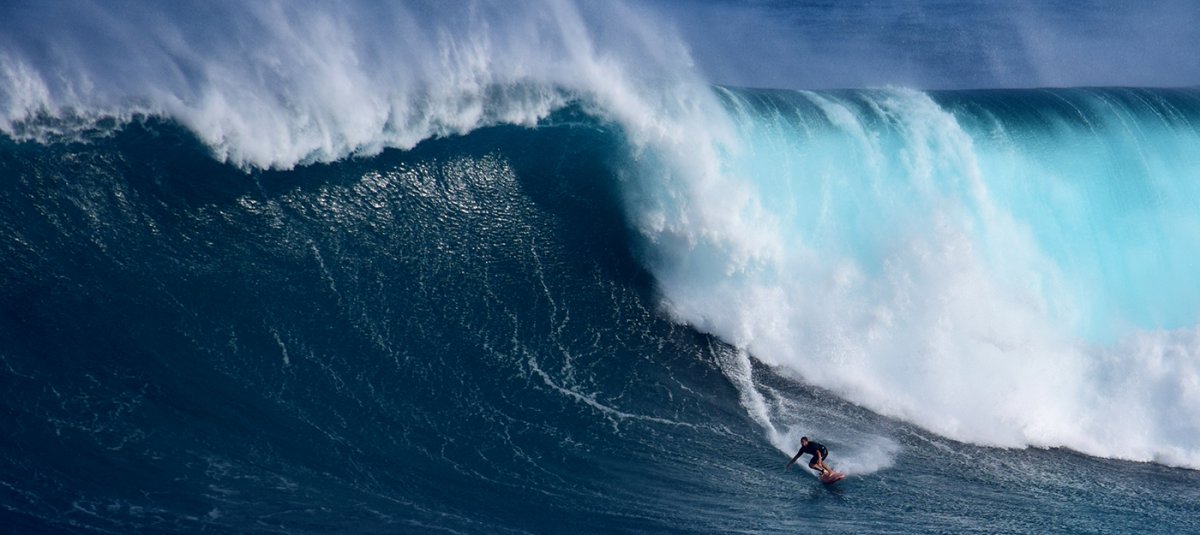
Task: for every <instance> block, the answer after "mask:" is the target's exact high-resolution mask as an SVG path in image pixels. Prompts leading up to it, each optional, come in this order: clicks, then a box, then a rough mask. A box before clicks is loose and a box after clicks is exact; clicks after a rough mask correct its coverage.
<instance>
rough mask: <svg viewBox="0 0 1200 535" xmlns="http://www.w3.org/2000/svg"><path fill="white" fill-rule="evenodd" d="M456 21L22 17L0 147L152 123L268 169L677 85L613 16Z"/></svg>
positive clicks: (203, 10) (632, 103) (84, 11)
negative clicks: (171, 126) (100, 126)
mask: <svg viewBox="0 0 1200 535" xmlns="http://www.w3.org/2000/svg"><path fill="white" fill-rule="evenodd" d="M116 7H119V6H116ZM465 7H466V8H465V9H459V8H458V7H454V8H450V7H447V6H444V5H441V4H438V3H413V4H405V5H396V6H378V5H376V4H374V3H368V2H361V3H358V2H351V3H347V4H345V5H340V6H339V7H338V8H337V9H333V8H331V7H330V6H329V5H325V4H320V3H304V2H301V3H274V2H263V3H255V4H229V3H213V4H206V5H204V6H176V5H158V6H137V8H136V9H129V10H124V11H120V10H119V9H115V8H114V6H110V5H106V4H86V5H83V6H79V8H80V9H77V10H71V11H70V12H66V11H64V9H62V8H59V7H56V6H53V5H45V6H25V7H23V8H21V9H14V10H12V13H11V15H12V16H11V17H9V18H8V20H7V21H6V22H5V23H4V29H6V30H12V31H11V32H8V36H9V37H8V38H7V39H5V40H3V41H0V44H2V45H3V46H0V129H2V130H3V131H4V133H6V134H8V135H9V136H11V137H15V138H18V139H45V138H46V137H47V136H48V135H51V134H54V133H55V131H56V130H55V128H50V127H47V125H50V124H52V123H57V125H56V127H61V126H70V125H71V124H75V125H77V127H78V128H82V129H86V125H88V124H92V123H94V122H95V121H96V120H97V119H98V118H110V119H116V120H118V121H121V120H128V119H129V118H131V117H133V116H136V115H150V116H161V117H166V118H170V119H172V120H175V121H177V122H179V123H180V124H183V125H184V126H186V127H187V128H189V129H191V130H192V131H194V132H195V133H196V134H197V135H198V136H199V137H200V139H202V140H203V141H204V142H205V143H206V144H207V145H209V146H210V147H211V149H212V151H213V152H214V154H215V156H216V157H217V158H219V159H221V160H222V161H229V162H232V163H234V164H236V165H239V166H242V167H245V168H283V169H286V168H291V167H293V166H295V165H297V164H303V163H312V162H329V161H333V160H337V159H340V158H344V157H347V156H351V155H372V154H375V153H377V152H378V151H379V150H381V149H382V148H385V147H395V148H411V147H413V146H414V145H415V144H417V143H418V142H420V141H421V140H424V139H429V138H431V137H442V136H449V135H458V134H464V133H466V132H469V131H471V130H473V129H476V128H479V127H481V126H488V125H494V124H520V125H527V126H532V125H533V124H535V123H536V122H537V121H538V120H540V119H543V118H545V117H546V116H547V115H548V114H549V113H550V112H551V111H553V110H555V109H558V108H561V107H562V106H563V105H564V104H565V103H566V102H569V101H583V102H588V103H595V104H596V108H595V109H596V110H604V111H605V112H608V111H610V110H619V109H622V108H625V109H628V110H630V111H629V112H628V113H626V114H625V115H626V117H633V116H634V115H635V114H638V113H642V112H643V111H644V110H645V109H646V108H647V106H648V104H646V103H643V102H641V101H642V100H643V99H642V97H641V96H639V95H638V93H639V92H641V91H642V90H643V87H642V86H643V85H644V83H643V82H639V81H638V79H639V78H642V77H644V76H645V74H646V73H658V74H656V77H657V78H660V79H665V80H677V79H682V78H686V77H688V76H690V75H688V74H686V73H688V72H689V65H690V59H689V58H688V57H687V53H686V50H685V49H684V48H683V47H682V45H681V44H679V42H678V41H677V40H676V39H675V38H674V37H673V36H672V35H671V34H670V32H667V33H666V34H664V33H663V32H662V31H661V30H660V29H657V28H652V27H651V26H650V23H649V22H647V21H646V20H647V18H646V15H645V13H642V12H640V11H637V10H635V9H633V8H630V7H626V6H622V5H610V6H598V5H597V6H575V5H573V4H571V3H568V2H562V1H554V0H546V1H540V2H530V3H522V4H519V5H512V4H509V3H504V2H486V1H484V2H475V3H472V4H470V5H469V6H465ZM118 11H119V12H120V16H117V12H118ZM47 21H52V22H50V23H47ZM34 27H37V28H40V30H39V31H37V32H33V31H31V30H30V28H34ZM130 58H137V60H136V61H133V60H131V59H130ZM655 84H658V82H655Z"/></svg>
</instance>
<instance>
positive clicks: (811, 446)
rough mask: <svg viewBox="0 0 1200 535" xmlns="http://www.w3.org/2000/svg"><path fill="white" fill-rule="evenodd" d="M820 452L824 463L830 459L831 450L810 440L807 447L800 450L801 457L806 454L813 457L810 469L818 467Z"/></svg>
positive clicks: (809, 463) (809, 464)
mask: <svg viewBox="0 0 1200 535" xmlns="http://www.w3.org/2000/svg"><path fill="white" fill-rule="evenodd" d="M818 451H819V452H821V460H822V461H824V460H825V459H828V458H829V450H827V449H825V446H824V445H823V444H821V443H819V442H813V441H811V440H810V441H808V445H807V446H804V447H802V448H800V455H804V454H805V453H807V454H809V455H812V456H813V457H812V460H811V461H809V462H808V466H809V468H813V467H815V466H816V464H817V452H818Z"/></svg>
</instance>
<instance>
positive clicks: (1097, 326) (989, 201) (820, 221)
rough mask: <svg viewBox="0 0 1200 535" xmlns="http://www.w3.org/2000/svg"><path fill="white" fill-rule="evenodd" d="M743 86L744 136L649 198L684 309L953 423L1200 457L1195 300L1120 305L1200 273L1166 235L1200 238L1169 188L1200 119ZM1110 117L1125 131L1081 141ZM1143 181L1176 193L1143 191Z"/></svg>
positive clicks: (1158, 457)
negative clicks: (1093, 146) (966, 109)
mask: <svg viewBox="0 0 1200 535" xmlns="http://www.w3.org/2000/svg"><path fill="white" fill-rule="evenodd" d="M724 96H725V102H726V108H727V109H728V110H729V113H730V114H731V116H732V118H733V119H732V120H733V121H734V122H735V124H736V125H737V126H736V129H737V134H736V138H737V140H738V143H740V147H739V148H736V149H733V150H729V151H728V152H727V153H725V154H723V158H722V160H721V162H720V163H719V167H718V168H717V169H714V170H710V171H709V172H707V173H705V174H704V175H703V177H702V178H701V179H699V180H696V181H679V182H676V183H675V184H676V185H677V186H680V187H682V190H681V191H662V189H661V188H662V186H661V185H660V184H658V183H654V184H651V185H648V186H646V188H647V189H648V190H649V191H651V192H652V193H651V196H652V197H653V199H654V201H653V202H647V201H646V200H645V198H641V197H638V198H637V199H638V203H635V204H634V206H635V207H636V209H637V211H636V212H635V213H637V214H639V215H641V217H642V221H641V223H642V227H641V228H642V230H643V233H644V234H645V235H646V236H647V237H648V241H650V243H651V244H652V253H651V255H650V257H651V260H650V263H651V267H652V269H653V270H654V272H655V273H656V275H657V276H658V280H659V283H660V286H661V289H662V292H663V294H664V296H665V298H666V301H667V307H668V309H669V310H670V312H671V313H672V314H673V315H674V316H676V317H677V318H679V319H681V320H683V321H685V322H688V323H690V324H693V325H695V326H697V327H699V328H701V329H703V330H706V331H709V332H712V333H715V334H717V335H719V336H721V337H723V338H724V339H726V340H728V341H730V342H732V343H734V344H735V345H737V346H738V347H742V348H745V349H747V350H748V351H749V352H750V353H751V354H753V355H754V356H755V357H756V358H758V359H760V360H762V361H763V362H765V363H767V364H770V365H772V366H776V367H778V368H779V369H781V370H783V371H785V372H786V373H791V374H794V375H795V376H797V377H800V378H803V379H804V380H806V381H810V382H812V383H814V384H818V385H821V386H822V387H825V388H829V389H832V390H834V391H835V392H837V393H839V394H840V395H843V396H845V397H846V398H848V399H850V400H853V401H855V402H858V403H861V404H863V405H865V406H867V407H869V408H871V409H873V410H875V411H878V412H880V413H883V414H887V415H892V416H896V417H900V418H903V419H905V420H908V421H912V422H915V423H917V424H919V425H921V426H923V427H925V428H927V429H929V430H932V431H934V432H937V433H939V434H942V435H945V436H948V437H952V438H955V439H959V440H964V441H968V442H973V443H978V444H985V445H993V446H1001V447H1022V446H1026V445H1034V446H1043V447H1057V446H1065V447H1068V448H1072V449H1075V450H1079V451H1082V452H1085V453H1090V454H1094V455H1099V456H1106V457H1117V458H1123V459H1133V460H1141V461H1155V462H1161V463H1165V464H1170V465H1177V466H1187V467H1193V468H1196V467H1200V447H1197V444H1200V412H1198V411H1196V410H1195V408H1196V407H1200V345H1198V344H1197V341H1198V339H1200V328H1198V327H1196V326H1195V320H1196V318H1197V316H1196V312H1197V310H1196V307H1197V303H1196V301H1192V302H1191V303H1189V305H1190V309H1188V310H1185V309H1187V308H1188V307H1183V308H1180V311H1182V312H1181V313H1180V314H1176V315H1175V316H1174V321H1176V322H1180V323H1182V326H1178V327H1173V328H1160V327H1159V325H1162V323H1149V324H1148V325H1146V324H1139V323H1138V321H1139V319H1142V320H1144V319H1145V317H1140V316H1138V314H1136V313H1124V312H1127V311H1126V310H1124V309H1122V307H1121V304H1122V303H1125V302H1126V301H1125V300H1126V299H1127V297H1128V296H1129V295H1131V293H1132V294H1139V295H1141V296H1142V297H1143V299H1145V300H1152V299H1154V298H1155V297H1154V296H1155V295H1157V294H1158V293H1160V292H1159V290H1160V287H1161V286H1164V285H1165V286H1166V287H1168V288H1170V287H1172V286H1173V287H1174V288H1176V291H1177V292H1178V295H1179V296H1182V297H1183V298H1184V299H1186V297H1187V296H1189V295H1191V292H1193V291H1194V288H1196V286H1197V285H1196V284H1195V283H1194V282H1193V281H1191V279H1190V275H1188V276H1186V277H1180V276H1174V275H1175V274H1177V273H1181V271H1180V270H1179V269H1178V267H1177V266H1176V265H1175V263H1178V262H1190V263H1191V265H1195V266H1197V267H1200V263H1197V259H1196V253H1194V252H1192V251H1191V250H1188V251H1187V252H1184V253H1181V252H1179V251H1176V250H1173V249H1172V250H1166V251H1155V250H1153V249H1149V250H1147V249H1146V247H1147V241H1148V242H1149V245H1150V246H1159V247H1192V248H1193V249H1194V244H1195V243H1198V241H1197V239H1198V238H1200V234H1198V230H1200V212H1196V211H1195V210H1194V206H1191V205H1190V204H1189V203H1191V202H1192V201H1190V200H1189V199H1195V198H1196V197H1195V196H1194V195H1190V196H1188V195H1182V196H1175V197H1172V194H1179V193H1188V194H1192V193H1196V192H1195V191H1193V190H1194V189H1195V187H1196V186H1195V185H1192V184H1190V183H1194V182H1195V178H1196V177H1197V176H1200V159H1197V157H1196V156H1194V155H1191V154H1192V152H1191V151H1189V150H1188V149H1187V147H1189V146H1190V147H1194V146H1197V145H1196V143H1197V142H1200V135H1198V134H1197V133H1196V131H1195V130H1194V128H1191V126H1190V123H1189V122H1188V121H1187V120H1185V119H1179V118H1176V119H1177V120H1172V119H1170V118H1168V117H1166V116H1167V115H1169V114H1163V113H1154V112H1155V111H1156V110H1159V111H1161V108H1164V107H1166V108H1169V107H1167V106H1166V105H1162V106H1159V107H1158V108H1155V107H1154V106H1150V105H1147V106H1144V107H1141V108H1138V107H1132V108H1131V107H1128V106H1126V107H1124V108H1122V107H1120V106H1118V105H1116V104H1114V103H1113V102H1111V100H1113V99H1110V98H1107V96H1106V95H1104V94H1101V95H1099V98H1095V97H1096V96H1095V95H1082V96H1079V95H1077V96H1076V97H1074V98H1076V100H1077V102H1075V104H1076V105H1078V106H1081V107H1083V106H1089V105H1092V106H1094V107H1095V108H1096V109H1098V110H1100V113H1101V115H1103V114H1104V113H1110V114H1112V116H1111V117H1108V118H1101V119H1095V117H1091V116H1087V115H1086V114H1084V115H1085V119H1095V120H1091V121H1082V123H1083V124H1079V125H1071V124H1068V122H1067V121H1065V120H1062V121H1058V122H1056V121H1055V120H1049V121H1048V122H1049V123H1051V124H1050V125H1049V126H1046V124H1044V123H1036V124H1027V123H1021V122H1019V121H1016V120H1007V121H1006V119H1004V118H1002V117H998V116H997V114H998V113H999V112H988V113H983V114H981V115H980V116H982V117H985V118H987V120H985V121H981V122H978V124H973V125H972V128H974V129H973V130H969V129H968V128H967V127H964V126H963V125H962V124H960V121H959V118H958V116H956V115H955V114H954V113H951V112H949V111H947V110H946V109H943V107H942V106H940V105H939V104H938V103H936V102H935V101H934V100H932V99H931V98H930V97H929V96H927V95H925V94H923V93H919V92H915V91H908V90H887V91H873V92H859V93H854V94H841V95H834V94H812V93H807V94H780V93H776V94H769V93H766V94H764V93H761V92H729V91H726V92H725V95H724ZM1019 96H1020V95H1019V94H1014V95H1013V98H1014V99H1016V98H1017V97H1019ZM1010 104H1011V103H1010ZM1093 111H1095V110H1093ZM1193 114H1194V112H1193ZM964 117H965V115H964ZM974 119H978V117H975V118H973V119H972V120H974ZM1051 119H1053V118H1051ZM1060 119H1061V118H1060ZM1129 120H1134V121H1139V122H1138V124H1136V125H1135V126H1136V128H1133V127H1131V126H1130V125H1129V124H1128V122H1127V121H1129ZM1105 121H1108V123H1107V124H1105ZM1039 125H1040V126H1039ZM1005 128H1008V130H1005ZM1131 131H1132V132H1137V134H1136V135H1134V136H1133V137H1132V138H1131V137H1130V135H1129V132H1131ZM1038 136H1041V137H1040V138H1039V137H1038ZM1072 136H1074V137H1072ZM1105 136H1107V137H1105ZM1091 137H1101V138H1105V139H1107V140H1108V147H1107V148H1108V149H1110V150H1114V151H1116V152H1115V153H1110V154H1105V153H1087V154H1085V155H1083V156H1079V155H1076V154H1071V155H1069V156H1063V155H1062V154H1060V153H1066V152H1070V151H1071V150H1072V149H1078V145H1079V144H1080V143H1083V144H1084V145H1086V143H1084V142H1085V141H1086V140H1088V139H1089V138H1091ZM1171 138H1176V139H1175V140H1174V143H1173V144H1170V146H1164V145H1163V143H1162V142H1163V140H1164V139H1171ZM1113 139H1117V141H1112V140H1113ZM1081 140H1082V141H1081ZM1151 141H1152V142H1151ZM1044 142H1058V143H1061V145H1060V146H1059V147H1057V148H1056V149H1054V150H1049V151H1046V152H1045V153H1043V154H1037V153H1030V154H1025V155H1024V156H1022V154H1021V151H1029V150H1030V148H1031V147H1033V148H1042V149H1044V148H1045V147H1044V146H1042V145H1041V144H1042V143H1044ZM1121 151H1125V153H1122V152H1121ZM1147 152H1151V154H1149V155H1147V154H1146V153H1147ZM1189 155H1191V156H1189ZM1139 158H1140V161H1143V162H1156V161H1158V160H1163V159H1165V160H1167V161H1168V163H1170V164H1172V165H1165V166H1163V165H1157V164H1152V163H1147V164H1145V166H1143V167H1140V168H1139V167H1138V166H1137V161H1138V160H1139ZM1081 160H1085V161H1086V163H1090V165H1091V167H1089V166H1088V165H1081ZM1130 160H1133V161H1132V162H1131V161H1130ZM1114 162H1115V163H1114ZM1111 169H1140V171H1139V172H1140V173H1141V174H1140V175H1139V174H1136V173H1128V172H1113V171H1111ZM651 180H653V179H651ZM1130 182H1137V183H1138V185H1131V184H1130ZM1176 182H1182V183H1184V184H1185V185H1184V186H1177V185H1175V183H1176ZM1138 188H1142V189H1145V190H1146V191H1147V192H1148V193H1149V194H1150V195H1149V196H1150V197H1153V196H1155V195H1157V196H1159V197H1167V198H1165V199H1164V198H1159V199H1158V200H1157V202H1154V203H1151V204H1149V205H1146V204H1144V203H1138V202H1126V200H1125V199H1126V197H1127V196H1128V195H1130V193H1129V192H1130V191H1131V190H1134V189H1138ZM654 192H657V196H653V195H654ZM722 192H724V193H725V195H722V194H721V193H722ZM1039 196H1041V197H1043V198H1040V199H1039V198H1038V197H1039ZM1056 196H1057V197H1059V198H1061V199H1067V200H1072V201H1074V202H1076V203H1082V204H1084V205H1085V206H1084V208H1085V209H1084V210H1079V208H1080V206H1078V205H1071V204H1069V203H1065V202H1064V204H1063V205H1062V206H1064V207H1065V208H1064V209H1065V210H1066V211H1065V212H1064V213H1059V212H1058V211H1057V210H1059V206H1060V205H1057V204H1055V202H1056V200H1058V199H1056V198H1055V197H1056ZM1039 202H1040V203H1041V205H1040V206H1025V205H1023V204H1021V203H1034V204H1037V203H1039ZM1088 203H1091V206H1086V205H1087V204H1088ZM1189 208H1190V210H1189ZM1072 210H1075V211H1072ZM720 212H724V214H723V215H718V216H714V215H712V214H714V213H720ZM664 214H666V216H665V217H664ZM670 214H676V215H675V216H674V217H672V216H671V215H670ZM1163 214H1166V216H1164V215H1163ZM1139 217H1146V218H1151V219H1150V220H1151V221H1159V220H1162V219H1163V217H1166V219H1167V220H1170V221H1171V222H1174V223H1177V226H1174V227H1171V228H1168V229H1159V228H1156V227H1155V226H1154V225H1145V224H1139V222H1138V221H1132V222H1131V221H1130V220H1131V219H1136V218H1139ZM1139 230H1141V231H1145V232H1147V234H1140V235H1139V234H1138V232H1139ZM1149 233H1152V234H1149ZM1110 234H1117V235H1119V236H1111V235H1110ZM1121 234H1126V235H1121ZM1138 247H1140V249H1139V248H1138ZM1097 249H1099V250H1100V251H1102V252H1103V254H1097V253H1095V251H1096V250H1097ZM1089 255H1092V256H1089ZM1092 261H1108V262H1111V263H1114V264H1123V263H1124V264H1128V265H1129V266H1130V267H1122V266H1116V268H1112V267H1111V266H1094V265H1093V264H1092V263H1091V262H1092ZM1192 273H1194V271H1192ZM1128 285H1134V287H1133V288H1129V287H1128ZM1151 302H1153V301H1151ZM1162 303H1163V304H1162V307H1157V308H1163V307H1166V306H1167V305H1174V304H1175V303H1173V302H1170V301H1167V300H1164V301H1163V302H1162ZM1151 308H1156V307H1151ZM1189 314H1190V315H1189ZM1159 319H1160V320H1161V316H1160V317H1159ZM1101 327H1104V328H1103V329H1102V328H1101ZM1113 330H1115V331H1116V332H1117V334H1116V335H1112V334H1111V332H1112V331H1113ZM1099 332H1104V333H1109V334H1106V335H1098V334H1097V333H1099ZM743 401H744V402H745V401H747V400H743ZM749 401H753V400H752V399H751V400H749ZM754 405H755V404H754V403H748V404H747V406H748V407H753V406H754ZM760 419H761V418H760ZM768 431H769V433H770V434H772V436H774V435H777V434H778V432H777V431H775V430H774V428H773V427H768Z"/></svg>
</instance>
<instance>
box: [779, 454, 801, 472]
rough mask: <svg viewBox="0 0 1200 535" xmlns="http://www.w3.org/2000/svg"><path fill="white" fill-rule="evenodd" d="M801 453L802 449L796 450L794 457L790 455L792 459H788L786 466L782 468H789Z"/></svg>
mask: <svg viewBox="0 0 1200 535" xmlns="http://www.w3.org/2000/svg"><path fill="white" fill-rule="evenodd" d="M803 453H804V452H802V451H798V452H796V455H795V456H794V457H792V460H790V461H788V463H787V466H785V467H783V469H784V470H788V469H791V467H792V465H793V464H795V463H796V459H799V458H800V455H801V454H803Z"/></svg>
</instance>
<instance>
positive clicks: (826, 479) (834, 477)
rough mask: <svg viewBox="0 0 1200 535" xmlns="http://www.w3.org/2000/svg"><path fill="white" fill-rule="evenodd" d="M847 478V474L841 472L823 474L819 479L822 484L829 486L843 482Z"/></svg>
mask: <svg viewBox="0 0 1200 535" xmlns="http://www.w3.org/2000/svg"><path fill="white" fill-rule="evenodd" d="M845 478H846V474H843V473H841V472H830V473H828V474H821V476H820V477H818V478H817V479H820V480H821V483H824V484H826V485H829V484H832V483H837V482H838V481H841V480H843V479H845Z"/></svg>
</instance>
